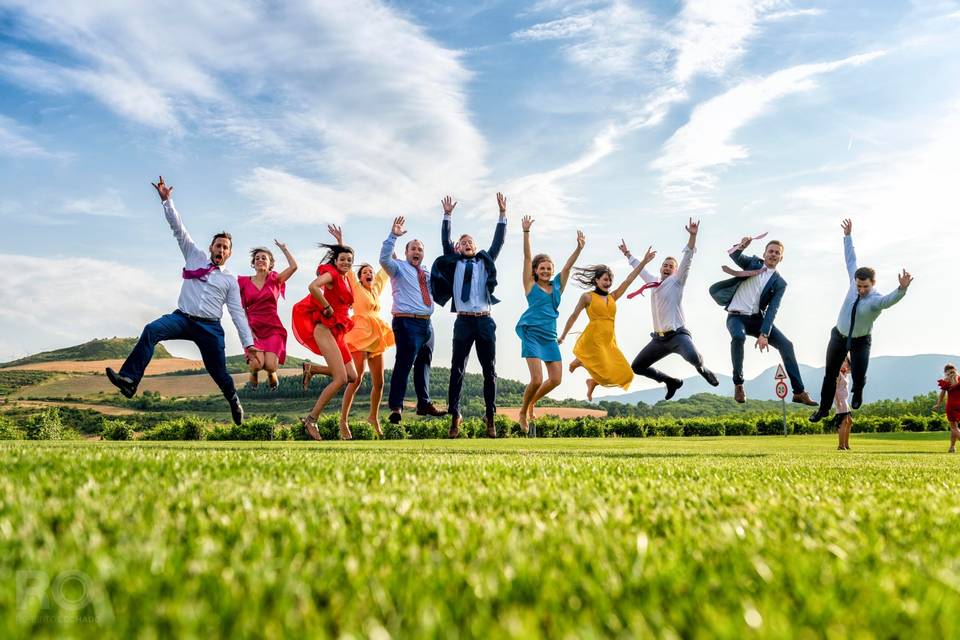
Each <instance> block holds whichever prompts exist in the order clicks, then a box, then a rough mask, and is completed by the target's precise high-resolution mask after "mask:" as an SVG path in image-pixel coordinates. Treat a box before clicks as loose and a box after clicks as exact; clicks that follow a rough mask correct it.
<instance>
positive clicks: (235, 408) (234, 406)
mask: <svg viewBox="0 0 960 640" xmlns="http://www.w3.org/2000/svg"><path fill="white" fill-rule="evenodd" d="M230 415H231V416H233V424H235V425H237V426H238V427H239V426H240V425H242V424H243V406H242V405H241V404H240V398H238V397H237V394H233V397H232V398H230Z"/></svg>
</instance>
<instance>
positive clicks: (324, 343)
mask: <svg viewBox="0 0 960 640" xmlns="http://www.w3.org/2000/svg"><path fill="white" fill-rule="evenodd" d="M313 337H314V339H315V340H316V341H317V346H318V347H320V355H322V356H323V358H324V360H326V361H327V365H328V367H329V368H330V372H331V380H330V383H329V384H328V385H327V386H325V387H324V388H323V390H322V391H321V392H320V396H319V397H318V398H317V402H316V404H314V405H313V409H311V410H310V413H309V418H311V419H312V420H316V419H317V418H319V417H320V414H321V413H322V412H323V408H324V407H326V406H327V403H328V402H330V399H331V398H332V397H333V396H335V395H336V394H337V393H339V391H340V389H342V388H343V386H344V385H345V384H347V383H348V382H352V381H353V380H356V378H357V370H356V369H355V368H354V366H353V361H352V360H351V361H350V364H349V368H348V366H347V365H345V364H344V362H343V356H341V355H340V348H339V347H338V346H337V341H336V339H335V338H334V337H333V334H332V333H330V330H329V329H327V328H326V327H325V326H323V325H322V324H318V325H317V326H316V327H315V328H314V330H313ZM350 437H351V436H350V433H349V429H347V430H346V431H345V430H344V429H343V428H341V429H340V438H341V439H344V440H348V439H349V438H350Z"/></svg>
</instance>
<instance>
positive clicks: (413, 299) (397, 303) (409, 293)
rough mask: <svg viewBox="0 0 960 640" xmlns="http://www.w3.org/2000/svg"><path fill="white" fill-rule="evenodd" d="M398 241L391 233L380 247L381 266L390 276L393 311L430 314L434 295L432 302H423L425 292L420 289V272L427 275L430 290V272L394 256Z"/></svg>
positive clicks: (419, 314)
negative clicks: (427, 303)
mask: <svg viewBox="0 0 960 640" xmlns="http://www.w3.org/2000/svg"><path fill="white" fill-rule="evenodd" d="M396 243H397V236H395V235H393V233H391V234H390V235H389V236H387V239H386V240H384V241H383V246H382V247H381V248H380V266H381V267H383V270H384V271H386V272H387V274H388V275H389V276H390V290H391V291H392V292H393V307H392V309H391V311H392V312H393V313H413V314H416V315H418V316H429V315H431V314H432V313H433V297H432V296H429V295H428V297H430V304H429V305H426V304H424V303H423V293H422V292H421V291H420V272H423V273H424V274H425V275H426V283H427V291H428V292H429V291H430V272H429V271H427V269H426V268H424V266H423V265H422V264H421V265H420V266H419V267H415V266H413V265H412V264H410V263H409V262H407V261H406V260H397V259H396V258H394V257H393V249H394V246H395V245H396Z"/></svg>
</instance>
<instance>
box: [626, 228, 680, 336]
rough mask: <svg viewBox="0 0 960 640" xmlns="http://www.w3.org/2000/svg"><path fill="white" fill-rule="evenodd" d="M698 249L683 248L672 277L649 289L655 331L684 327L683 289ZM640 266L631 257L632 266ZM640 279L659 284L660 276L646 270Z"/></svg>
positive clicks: (637, 261) (638, 262)
mask: <svg viewBox="0 0 960 640" xmlns="http://www.w3.org/2000/svg"><path fill="white" fill-rule="evenodd" d="M695 252H696V249H690V248H689V247H687V246H686V245H684V247H683V253H682V254H681V258H680V264H678V265H677V270H676V271H674V272H673V273H672V274H671V275H669V276H667V277H666V278H664V279H663V280H662V281H660V285H659V286H657V287H656V288H653V289H647V291H649V292H651V294H650V311H651V312H652V313H653V330H654V331H657V332H666V331H676V330H677V329H679V328H680V327H682V326H683V325H684V317H683V307H682V306H681V303H682V302H683V288H684V286H686V284H687V276H688V275H689V274H690V262H691V261H692V260H693V254H694V253H695ZM639 264H640V260H639V259H637V258H636V256H631V257H630V266H631V267H633V268H634V269H636V268H637V266H638V265H639ZM640 277H641V278H643V281H644V282H657V281H658V280H659V274H657V275H654V274H653V273H650V272H649V271H647V270H646V269H644V270H643V271H641V272H640Z"/></svg>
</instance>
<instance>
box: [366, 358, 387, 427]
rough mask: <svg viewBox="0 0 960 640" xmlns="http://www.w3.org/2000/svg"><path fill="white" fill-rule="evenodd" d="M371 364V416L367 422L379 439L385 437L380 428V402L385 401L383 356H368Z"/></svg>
mask: <svg viewBox="0 0 960 640" xmlns="http://www.w3.org/2000/svg"><path fill="white" fill-rule="evenodd" d="M367 361H368V362H369V363H370V383H371V385H370V415H369V416H368V417H367V422H369V423H370V424H371V425H372V426H373V430H374V432H376V434H377V436H378V437H381V438H382V437H383V429H381V428H380V401H381V400H383V354H382V353H378V354H377V355H375V356H374V355H370V356H367Z"/></svg>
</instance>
